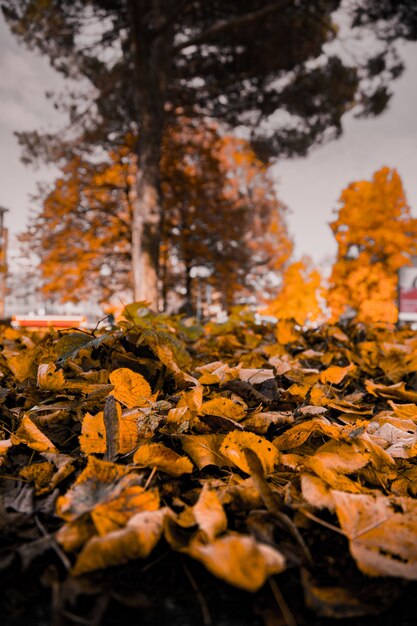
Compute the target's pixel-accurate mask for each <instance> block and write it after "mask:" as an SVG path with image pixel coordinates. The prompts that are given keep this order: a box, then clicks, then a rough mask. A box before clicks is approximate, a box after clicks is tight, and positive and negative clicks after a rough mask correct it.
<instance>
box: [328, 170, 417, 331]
mask: <svg viewBox="0 0 417 626" xmlns="http://www.w3.org/2000/svg"><path fill="white" fill-rule="evenodd" d="M340 203H341V206H340V209H339V210H338V214H337V219H336V220H335V221H334V222H332V224H331V225H330V226H331V229H332V231H333V233H334V235H335V237H336V241H337V244H338V252H337V259H336V262H335V264H334V266H333V270H332V274H331V277H330V281H329V290H328V293H327V301H328V305H329V307H330V310H331V314H332V318H333V319H334V320H337V319H339V318H340V317H341V316H343V315H346V314H348V315H351V316H355V317H356V318H357V319H358V320H359V321H362V322H367V323H372V322H388V323H393V322H395V321H396V320H397V315H398V311H397V306H396V299H397V281H398V270H399V269H400V268H401V267H404V266H405V265H408V264H409V262H410V256H411V255H414V254H416V252H417V220H416V219H415V218H412V217H411V215H410V208H409V206H408V204H407V200H406V197H405V193H404V189H403V186H402V182H401V178H400V176H399V174H398V173H397V171H396V170H395V169H390V168H388V167H383V168H381V169H380V170H378V171H377V172H375V174H374V175H373V178H372V180H371V181H366V180H363V181H357V182H354V183H351V184H350V185H349V186H348V187H347V188H346V189H345V190H344V191H343V192H342V194H341V196H340Z"/></svg>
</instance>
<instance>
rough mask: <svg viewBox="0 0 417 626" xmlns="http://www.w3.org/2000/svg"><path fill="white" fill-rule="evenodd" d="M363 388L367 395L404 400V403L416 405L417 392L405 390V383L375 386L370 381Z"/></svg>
mask: <svg viewBox="0 0 417 626" xmlns="http://www.w3.org/2000/svg"><path fill="white" fill-rule="evenodd" d="M365 388H366V391H367V392H368V393H371V394H372V395H373V396H380V397H381V398H392V399H393V400H405V401H406V402H407V401H408V402H412V403H414V404H415V403H417V392H416V391H411V390H408V389H406V388H405V383H404V382H401V383H396V384H395V385H377V384H375V383H373V382H372V381H370V380H367V381H366V382H365Z"/></svg>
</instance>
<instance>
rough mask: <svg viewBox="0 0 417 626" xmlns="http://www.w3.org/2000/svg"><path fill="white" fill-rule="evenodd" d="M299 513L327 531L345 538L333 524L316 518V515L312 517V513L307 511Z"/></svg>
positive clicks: (342, 532)
mask: <svg viewBox="0 0 417 626" xmlns="http://www.w3.org/2000/svg"><path fill="white" fill-rule="evenodd" d="M300 513H302V514H303V515H304V516H305V517H308V519H311V520H312V521H313V522H317V524H321V526H325V527H326V528H328V529H329V530H333V532H335V533H339V535H343V536H344V537H346V533H345V532H344V531H343V530H342V529H341V528H338V527H337V526H334V525H333V524H330V523H329V522H326V521H325V520H323V519H321V518H320V517H317V516H316V515H314V513H311V512H310V511H307V510H306V509H300Z"/></svg>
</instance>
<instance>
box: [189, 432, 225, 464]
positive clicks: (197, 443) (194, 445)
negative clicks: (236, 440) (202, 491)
mask: <svg viewBox="0 0 417 626" xmlns="http://www.w3.org/2000/svg"><path fill="white" fill-rule="evenodd" d="M223 440H224V435H186V436H185V437H182V438H181V445H182V447H183V449H184V452H186V453H187V454H188V456H190V457H191V458H192V460H193V461H194V463H195V464H196V465H197V467H198V469H203V468H204V467H206V466H207V465H216V466H217V467H224V466H226V465H229V460H228V459H226V458H225V457H224V456H223V454H221V452H220V447H221V445H222V443H223Z"/></svg>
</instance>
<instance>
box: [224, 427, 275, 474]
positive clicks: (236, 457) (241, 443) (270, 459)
mask: <svg viewBox="0 0 417 626" xmlns="http://www.w3.org/2000/svg"><path fill="white" fill-rule="evenodd" d="M245 448H249V449H250V450H252V451H253V452H254V453H255V454H256V455H257V457H258V458H259V460H260V462H261V464H262V467H263V470H264V472H265V474H269V473H270V472H272V471H273V469H274V465H275V463H276V462H277V461H278V450H277V449H276V448H275V446H274V445H272V444H271V443H270V442H269V441H268V440H267V439H265V438H264V437H262V436H261V435H255V434H254V433H246V432H241V431H234V432H231V433H229V434H227V435H226V437H225V438H224V440H223V443H222V445H221V448H220V452H221V454H223V455H224V456H225V457H226V458H227V459H229V461H231V462H232V463H233V464H234V465H236V467H238V468H239V469H241V470H242V471H243V472H246V473H247V474H250V473H251V471H250V469H249V466H248V462H247V460H246V455H245Z"/></svg>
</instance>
